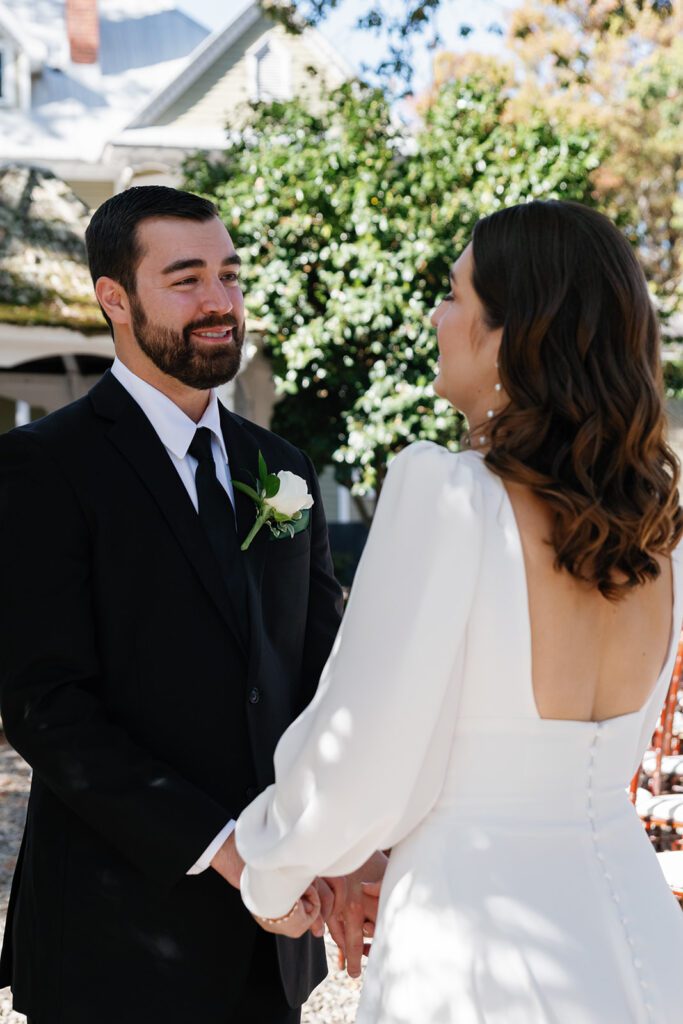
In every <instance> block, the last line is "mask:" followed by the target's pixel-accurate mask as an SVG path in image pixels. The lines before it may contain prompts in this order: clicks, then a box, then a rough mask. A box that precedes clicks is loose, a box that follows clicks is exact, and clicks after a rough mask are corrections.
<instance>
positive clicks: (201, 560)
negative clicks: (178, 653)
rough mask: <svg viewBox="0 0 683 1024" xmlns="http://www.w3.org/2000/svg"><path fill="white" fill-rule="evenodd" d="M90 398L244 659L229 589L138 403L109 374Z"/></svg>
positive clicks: (191, 506) (242, 637)
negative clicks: (236, 643) (166, 524)
mask: <svg viewBox="0 0 683 1024" xmlns="http://www.w3.org/2000/svg"><path fill="white" fill-rule="evenodd" d="M90 398H91V401H92V404H93V407H94V409H95V412H96V413H97V414H98V415H99V416H101V417H102V418H104V419H107V420H109V421H110V422H111V426H110V427H109V429H108V431H107V436H108V437H109V440H110V441H111V442H112V444H114V445H115V446H116V447H117V448H118V450H119V451H120V452H121V454H122V455H123V457H124V458H125V459H126V461H127V462H128V463H129V464H130V465H131V466H132V467H133V469H134V470H135V472H136V473H137V475H138V476H139V477H140V480H141V481H142V483H143V484H144V485H145V487H147V489H148V490H149V492H150V494H151V495H152V497H153V498H154V500H155V501H156V502H157V504H158V506H159V510H160V512H161V514H162V516H163V517H164V519H165V520H166V522H167V523H168V525H169V527H170V528H171V530H172V532H173V533H174V535H175V537H176V539H177V541H178V543H179V544H180V546H181V548H182V550H183V551H184V553H185V555H186V556H187V558H188V559H189V561H190V562H191V564H192V566H193V567H194V569H195V571H196V572H197V575H198V576H199V578H200V580H201V582H202V584H203V585H204V587H205V589H206V591H207V592H208V594H209V596H210V597H211V598H212V600H213V601H214V603H215V604H216V606H217V607H218V610H219V611H220V613H221V615H222V617H223V619H224V620H225V623H226V625H227V626H228V628H229V629H230V630H231V632H232V633H233V635H234V636H235V638H236V639H237V641H238V643H239V645H240V647H241V649H242V650H243V651H244V652H245V653H247V652H246V640H245V638H244V636H243V635H242V632H241V630H240V628H239V625H238V623H239V618H238V615H237V611H236V609H235V608H234V607H233V604H232V600H231V595H230V591H229V588H228V587H227V586H226V585H225V582H224V580H223V578H222V576H221V573H220V570H219V567H218V563H217V561H216V559H215V557H214V554H213V552H212V550H211V547H210V545H209V542H208V540H207V539H206V537H205V535H204V532H203V530H202V528H201V525H200V522H199V517H198V516H197V513H196V511H195V508H194V505H193V504H192V501H191V499H190V496H189V495H188V493H187V491H186V490H185V487H184V485H183V482H182V480H181V479H180V478H179V476H178V473H177V471H176V469H175V467H174V465H173V463H172V462H171V460H170V458H169V456H168V453H167V452H166V449H165V448H164V446H163V444H162V443H161V441H160V440H159V437H158V436H157V434H156V431H155V430H154V428H153V427H152V425H151V423H150V422H149V420H148V419H147V417H146V416H145V414H144V413H143V411H142V409H141V408H140V407H139V405H138V404H137V402H135V401H134V399H133V398H131V396H130V395H129V394H128V392H127V391H126V389H125V388H124V387H123V386H122V385H121V384H119V382H118V381H117V380H116V378H115V377H113V376H112V374H111V373H109V372H107V373H105V375H104V377H102V379H101V380H100V381H99V382H98V383H97V384H96V385H95V387H94V388H93V389H92V391H91V392H90Z"/></svg>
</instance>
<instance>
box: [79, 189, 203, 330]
mask: <svg viewBox="0 0 683 1024" xmlns="http://www.w3.org/2000/svg"><path fill="white" fill-rule="evenodd" d="M217 216H218V208H217V207H216V206H215V205H214V203H212V202H211V201H210V200H209V199H203V198H202V197H201V196H196V195H194V194H193V193H192V192H183V191H182V190H180V189H177V188H168V187H167V186H166V185H136V186H134V187H133V188H129V189H126V190H125V192H119V193H118V195H115V196H112V197H111V199H107V200H106V202H104V203H102V205H101V206H100V207H98V209H97V210H95V213H94V214H93V216H92V220H91V221H90V224H89V225H88V227H87V229H86V232H85V245H86V249H87V252H88V266H89V267H90V274H91V277H92V281H93V284H96V283H97V281H98V279H99V278H100V277H111V278H112V279H113V280H114V281H118V283H119V284H120V285H122V287H123V288H125V290H126V292H127V293H128V295H134V294H135V291H136V280H135V275H136V271H137V268H138V266H139V264H140V260H141V259H142V257H143V256H144V252H143V250H142V247H141V245H140V241H139V238H138V230H137V229H138V225H139V224H140V223H141V222H142V221H143V220H148V219H149V218H150V217H178V218H180V219H181V220H195V221H206V220H211V218H212V217H217ZM102 312H103V314H104V318H105V320H106V321H107V323H108V324H109V328H110V330H111V328H112V325H111V321H110V319H109V317H108V316H107V314H106V313H105V312H104V310H102Z"/></svg>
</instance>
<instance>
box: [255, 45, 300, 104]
mask: <svg viewBox="0 0 683 1024" xmlns="http://www.w3.org/2000/svg"><path fill="white" fill-rule="evenodd" d="M248 58H249V65H250V66H249V71H250V79H251V83H250V84H251V89H250V92H251V97H252V99H253V100H258V101H259V102H261V103H269V102H271V101H272V100H288V99H291V96H292V82H291V61H290V56H289V53H288V51H287V50H286V49H285V47H283V46H281V45H280V44H279V43H278V41H277V39H274V38H273V37H272V36H270V37H268V38H266V39H261V40H259V42H258V43H257V44H256V45H255V46H254V47H252V49H251V50H250V51H249V52H248Z"/></svg>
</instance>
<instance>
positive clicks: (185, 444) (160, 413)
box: [111, 358, 235, 875]
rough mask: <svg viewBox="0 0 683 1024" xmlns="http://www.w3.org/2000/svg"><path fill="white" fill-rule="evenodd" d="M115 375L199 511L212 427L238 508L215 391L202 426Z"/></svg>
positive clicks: (204, 858) (116, 366) (211, 853)
mask: <svg viewBox="0 0 683 1024" xmlns="http://www.w3.org/2000/svg"><path fill="white" fill-rule="evenodd" d="M111 372H112V374H113V375H114V377H116V379H117V381H118V382H119V384H121V386H122V387H124V388H125V389H126V391H127V392H128V394H129V395H130V396H131V398H132V399H133V400H134V401H136V402H137V404H138V405H139V406H140V408H141V409H142V411H143V412H144V414H145V416H146V417H147V419H148V420H149V422H150V423H151V424H152V426H153V427H154V429H155V431H156V432H157V435H158V437H159V440H160V441H161V443H162V444H163V446H164V448H165V449H166V451H167V452H168V454H169V457H170V459H171V462H172V463H173V465H174V466H175V468H176V469H177V471H178V476H179V477H180V479H181V480H182V482H183V484H184V486H185V490H186V491H187V493H188V494H189V496H190V498H191V499H192V504H193V505H194V507H195V508H196V509H197V510H199V502H198V500H197V485H196V484H195V481H194V474H195V470H196V469H197V460H196V459H195V458H194V457H193V456H192V455H190V454H189V453H188V448H189V447H190V444H191V443H192V439H193V437H194V435H195V433H196V431H197V430H198V429H199V427H208V429H209V430H210V431H211V451H212V454H213V461H214V463H215V465H216V476H217V477H218V482H219V483H220V485H221V487H223V489H224V490H225V491H226V492H227V494H228V495H229V497H230V501H231V502H232V506H233V508H234V507H235V494H234V491H233V488H232V479H231V477H230V465H229V461H228V453H227V451H226V449H225V441H224V440H223V432H222V431H221V419H220V413H219V410H218V398H217V397H216V392H215V391H212V392H211V397H210V398H209V404H208V405H207V407H206V410H205V412H204V415H203V416H202V418H201V419H200V421H199V423H195V422H194V420H191V419H190V417H189V416H186V415H185V413H184V412H183V410H182V409H181V408H180V407H179V406H177V405H176V404H175V402H172V401H171V399H170V398H167V397H166V395H164V394H163V393H162V392H161V391H158V390H157V389H156V388H155V387H152V385H151V384H148V383H147V381H145V380H142V379H141V378H140V377H137V376H136V375H135V374H134V373H133V372H132V371H131V370H129V369H128V367H127V366H126V365H125V363H122V362H121V360H120V359H118V358H116V359H115V360H114V363H113V365H112V368H111ZM234 827H235V822H234V820H232V819H231V820H230V821H229V822H228V823H227V825H226V826H225V828H223V829H221V831H220V832H219V833H218V835H217V836H216V838H215V839H214V840H213V842H212V843H210V845H209V846H207V848H206V849H205V850H204V853H203V854H202V855H201V857H200V858H199V860H197V861H196V862H195V863H194V864H193V865H192V867H191V868H190V870H189V871H188V872H187V874H188V875H198V874H199V873H200V872H202V871H206V869H207V868H208V867H209V866H210V864H211V861H212V860H213V858H214V857H215V855H216V854H217V853H218V851H219V849H220V848H221V846H222V845H223V843H224V842H225V840H226V839H227V838H228V836H229V835H230V833H231V832H232V830H233V829H234Z"/></svg>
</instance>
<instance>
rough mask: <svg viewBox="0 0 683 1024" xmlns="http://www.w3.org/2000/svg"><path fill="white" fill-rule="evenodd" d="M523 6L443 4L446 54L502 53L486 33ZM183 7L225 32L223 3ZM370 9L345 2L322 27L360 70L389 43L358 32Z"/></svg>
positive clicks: (513, 1) (394, 4)
mask: <svg viewBox="0 0 683 1024" xmlns="http://www.w3.org/2000/svg"><path fill="white" fill-rule="evenodd" d="M517 2H518V0H441V6H440V9H439V12H438V16H437V23H438V30H439V34H440V35H441V36H442V37H443V40H444V48H446V49H449V50H460V51H462V50H466V49H473V48H474V49H477V50H481V51H485V52H494V53H495V52H499V51H500V49H501V45H502V41H501V39H500V37H499V36H496V35H492V34H491V33H489V32H487V31H486V28H487V26H488V25H490V24H491V23H492V22H496V21H497V22H502V21H503V19H504V17H505V12H506V10H509V9H510V8H512V7H515V6H517ZM247 5H248V0H243V2H241V0H236V2H235V4H234V5H233V4H230V17H233V16H234V15H235V14H236V13H238V11H239V10H241V9H242V8H244V7H246V6H247ZM178 6H179V7H180V8H181V9H182V10H184V11H185V12H186V13H187V14H189V15H190V16H191V17H193V18H195V19H196V20H197V21H201V22H203V23H204V24H205V25H207V27H208V28H211V29H216V28H220V27H221V26H222V25H224V24H225V22H226V20H227V19H226V13H225V11H226V6H227V5H226V4H225V3H224V2H223V0H178ZM382 6H383V7H384V8H385V9H388V10H394V11H395V12H396V11H400V10H401V9H402V7H403V0H384V2H383V5H382ZM367 9H368V0H342V2H341V3H340V6H339V9H338V10H337V11H335V12H333V13H332V14H331V15H330V17H329V18H327V19H326V20H325V21H324V22H322V23H321V24H320V31H321V32H322V33H323V35H325V36H326V37H327V38H328V39H329V40H330V42H331V43H333V44H334V46H335V47H336V48H337V50H338V51H339V52H340V53H341V54H342V56H343V57H345V58H346V60H347V62H348V63H349V64H351V66H352V67H355V68H356V69H357V70H360V66H361V64H362V63H363V62H365V63H367V64H370V65H372V64H377V63H378V61H379V60H380V59H381V56H382V53H383V46H384V40H383V39H381V38H377V37H375V36H374V34H373V33H371V32H367V31H366V32H358V31H356V30H354V28H353V26H354V24H355V22H356V20H357V19H358V16H359V14H362V13H363V12H364V11H367ZM463 22H466V23H467V24H468V25H471V26H472V27H473V28H474V30H475V31H474V32H473V33H472V34H471V35H470V36H468V38H467V39H466V40H463V39H461V38H460V36H459V35H458V28H459V26H460V25H461V24H462V23H463ZM414 67H415V82H414V88H415V89H416V91H420V90H422V89H424V88H425V87H426V86H427V85H428V84H429V82H430V78H431V54H430V52H429V51H428V49H427V46H426V41H422V40H419V39H418V40H417V41H416V44H415V60H414Z"/></svg>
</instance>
